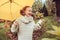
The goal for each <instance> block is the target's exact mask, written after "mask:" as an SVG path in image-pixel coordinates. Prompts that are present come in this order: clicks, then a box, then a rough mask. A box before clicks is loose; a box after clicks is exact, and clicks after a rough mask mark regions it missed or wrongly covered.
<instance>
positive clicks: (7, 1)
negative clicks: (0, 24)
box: [0, 1, 9, 7]
mask: <svg viewBox="0 0 60 40" xmlns="http://www.w3.org/2000/svg"><path fill="white" fill-rule="evenodd" d="M7 3H9V1H7V2H5V3H3V4H1V5H0V7H1V6H3V5H5V4H7Z"/></svg>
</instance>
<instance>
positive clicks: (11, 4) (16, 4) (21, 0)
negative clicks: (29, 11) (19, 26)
mask: <svg viewBox="0 0 60 40" xmlns="http://www.w3.org/2000/svg"><path fill="white" fill-rule="evenodd" d="M33 3H34V0H0V19H5V20H10V21H13V20H15V19H16V18H18V17H20V16H21V15H20V14H19V11H20V9H21V8H22V7H24V6H32V4H33Z"/></svg>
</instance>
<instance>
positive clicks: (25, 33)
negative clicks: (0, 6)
mask: <svg viewBox="0 0 60 40" xmlns="http://www.w3.org/2000/svg"><path fill="white" fill-rule="evenodd" d="M20 14H21V15H22V17H20V18H18V19H16V20H15V22H14V23H13V25H12V27H11V32H18V40H32V34H33V30H34V29H35V30H36V29H38V28H39V25H37V26H35V22H34V20H33V17H32V16H31V15H32V14H33V13H32V8H31V7H30V6H25V7H24V8H23V9H22V10H20ZM18 29H19V31H18Z"/></svg>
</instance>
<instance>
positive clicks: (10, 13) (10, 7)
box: [10, 3, 13, 19]
mask: <svg viewBox="0 0 60 40" xmlns="http://www.w3.org/2000/svg"><path fill="white" fill-rule="evenodd" d="M11 6H12V5H11V3H10V14H11V18H12V19H13V15H12V11H11Z"/></svg>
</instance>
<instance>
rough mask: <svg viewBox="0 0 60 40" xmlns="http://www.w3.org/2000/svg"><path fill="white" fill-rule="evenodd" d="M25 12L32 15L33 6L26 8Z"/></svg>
mask: <svg viewBox="0 0 60 40" xmlns="http://www.w3.org/2000/svg"><path fill="white" fill-rule="evenodd" d="M25 13H26V15H32V8H31V7H28V8H27V9H26V10H25Z"/></svg>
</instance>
